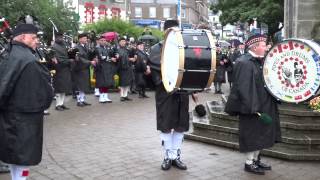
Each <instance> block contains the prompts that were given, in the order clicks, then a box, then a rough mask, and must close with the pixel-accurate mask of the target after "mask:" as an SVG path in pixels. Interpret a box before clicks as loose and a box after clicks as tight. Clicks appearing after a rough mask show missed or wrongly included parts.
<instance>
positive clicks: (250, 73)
mask: <svg viewBox="0 0 320 180" xmlns="http://www.w3.org/2000/svg"><path fill="white" fill-rule="evenodd" d="M266 41H267V38H266V37H265V36H263V35H254V36H252V37H250V38H249V39H248V40H247V42H246V47H247V49H248V53H246V54H244V55H242V56H241V57H240V58H239V59H238V60H237V61H236V63H235V65H234V71H233V73H234V81H233V85H232V88H231V92H230V95H229V97H228V101H227V103H226V107H225V112H227V113H228V114H230V115H232V116H239V148H240V152H242V153H245V154H246V156H247V159H246V161H245V165H244V170H245V171H247V172H250V173H254V174H259V175H264V174H265V171H266V170H271V166H270V165H267V164H264V163H262V162H261V160H260V151H261V150H263V149H266V148H270V147H272V146H273V145H274V144H275V143H276V142H279V141H281V131H280V122H279V112H278V105H277V100H276V99H275V98H274V97H273V96H272V95H271V94H270V93H269V92H268V90H267V89H266V88H265V85H264V81H263V72H262V66H263V61H264V55H265V52H266V49H267V46H266ZM259 114H260V115H261V114H265V116H268V117H269V118H270V119H271V120H272V122H271V123H268V124H267V123H266V122H264V121H263V119H262V117H260V115H259Z"/></svg>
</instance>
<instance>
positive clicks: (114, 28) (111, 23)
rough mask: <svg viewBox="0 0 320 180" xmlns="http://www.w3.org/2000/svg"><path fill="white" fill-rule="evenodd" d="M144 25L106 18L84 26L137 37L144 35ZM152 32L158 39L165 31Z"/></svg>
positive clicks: (91, 29) (89, 29) (153, 30)
mask: <svg viewBox="0 0 320 180" xmlns="http://www.w3.org/2000/svg"><path fill="white" fill-rule="evenodd" d="M143 29H144V28H142V27H139V26H136V25H134V24H132V23H130V22H126V21H122V20H118V19H110V20H109V19H105V20H101V21H98V22H96V23H93V24H88V25H86V26H85V27H84V30H85V31H95V32H96V33H97V34H102V33H104V32H117V33H119V34H120V36H123V35H127V36H129V37H134V38H135V39H137V38H138V37H139V36H141V35H142V32H143ZM152 34H153V35H154V36H156V37H157V38H158V39H162V38H163V32H161V31H160V30H157V29H152Z"/></svg>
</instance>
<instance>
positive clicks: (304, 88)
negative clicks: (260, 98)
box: [263, 39, 320, 103]
mask: <svg viewBox="0 0 320 180" xmlns="http://www.w3.org/2000/svg"><path fill="white" fill-rule="evenodd" d="M319 53H320V46H319V45H318V44H316V43H315V42H313V41H310V40H303V39H288V40H285V41H283V42H281V43H279V44H277V45H275V46H274V47H272V48H271V50H270V51H269V52H268V54H267V57H266V59H265V62H264V66H263V77H264V81H265V84H266V86H267V89H268V90H269V91H270V93H271V94H272V95H273V96H274V97H276V98H277V99H278V100H281V101H284V102H289V103H299V102H303V101H306V100H308V99H310V98H311V97H312V96H313V95H315V94H316V92H317V91H318V89H319V85H320V64H319V61H320V58H319Z"/></svg>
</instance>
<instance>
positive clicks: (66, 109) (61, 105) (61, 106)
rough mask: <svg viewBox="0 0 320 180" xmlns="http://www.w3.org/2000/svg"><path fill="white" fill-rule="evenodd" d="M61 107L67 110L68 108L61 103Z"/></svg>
mask: <svg viewBox="0 0 320 180" xmlns="http://www.w3.org/2000/svg"><path fill="white" fill-rule="evenodd" d="M61 107H62V108H63V109H64V110H69V109H70V108H68V107H66V106H65V105H61Z"/></svg>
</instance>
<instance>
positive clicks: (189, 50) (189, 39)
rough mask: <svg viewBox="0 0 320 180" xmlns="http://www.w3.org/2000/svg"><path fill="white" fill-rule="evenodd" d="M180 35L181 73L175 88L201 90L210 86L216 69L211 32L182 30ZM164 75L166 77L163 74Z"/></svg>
mask: <svg viewBox="0 0 320 180" xmlns="http://www.w3.org/2000/svg"><path fill="white" fill-rule="evenodd" d="M179 35H180V36H181V42H180V43H181V44H180V50H179V53H180V59H179V69H178V71H179V75H178V80H177V83H176V84H175V87H174V89H175V90H177V91H179V90H183V91H185V90H187V91H201V90H204V89H206V88H208V87H210V86H211V83H212V80H213V76H214V71H215V47H214V42H213V38H212V36H210V35H211V34H209V35H208V32H206V31H199V30H197V31H188V32H185V31H181V32H180V33H179V34H178V36H179ZM164 44H165V43H164ZM162 53H164V52H162ZM162 55H163V54H162ZM162 57H163V56H162ZM162 62H163V59H162ZM162 77H163V78H165V77H164V76H163V74H162ZM166 90H167V91H168V89H167V88H166ZM168 92H170V90H169V91H168Z"/></svg>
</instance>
